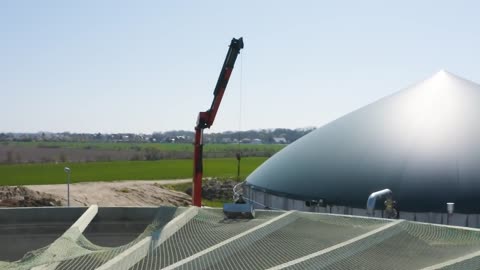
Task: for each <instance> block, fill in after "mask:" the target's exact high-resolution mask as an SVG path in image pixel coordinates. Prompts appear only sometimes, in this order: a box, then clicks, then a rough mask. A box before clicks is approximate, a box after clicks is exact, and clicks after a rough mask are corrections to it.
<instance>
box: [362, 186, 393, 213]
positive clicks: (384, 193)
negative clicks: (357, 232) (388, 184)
mask: <svg viewBox="0 0 480 270" xmlns="http://www.w3.org/2000/svg"><path fill="white" fill-rule="evenodd" d="M392 196H393V193H392V191H391V190H390V189H388V188H386V189H383V190H380V191H377V192H373V193H372V194H370V196H369V197H368V200H367V215H368V216H373V211H374V210H375V204H376V203H377V199H381V198H387V199H391V198H392Z"/></svg>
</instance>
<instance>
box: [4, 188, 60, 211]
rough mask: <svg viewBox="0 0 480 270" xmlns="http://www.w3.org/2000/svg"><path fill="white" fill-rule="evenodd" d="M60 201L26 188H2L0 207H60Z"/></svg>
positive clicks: (49, 195)
mask: <svg viewBox="0 0 480 270" xmlns="http://www.w3.org/2000/svg"><path fill="white" fill-rule="evenodd" d="M59 205H61V202H60V199H59V198H56V197H55V196H53V195H51V194H46V193H43V192H38V191H33V190H31V189H29V188H26V187H24V186H0V207H34V206H59Z"/></svg>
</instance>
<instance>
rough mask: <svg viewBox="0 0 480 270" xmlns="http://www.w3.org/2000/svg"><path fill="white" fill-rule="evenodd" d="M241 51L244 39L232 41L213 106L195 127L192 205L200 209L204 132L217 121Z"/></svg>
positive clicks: (218, 82) (202, 115) (201, 114)
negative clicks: (216, 118) (216, 117)
mask: <svg viewBox="0 0 480 270" xmlns="http://www.w3.org/2000/svg"><path fill="white" fill-rule="evenodd" d="M241 49H243V38H239V39H235V38H234V39H232V42H231V43H230V47H229V49H228V52H227V56H226V57H225V62H224V63H223V67H222V70H221V71H220V76H219V77H218V81H217V84H216V86H215V90H214V91H213V101H212V105H211V106H210V109H208V110H207V111H205V112H200V113H199V114H198V118H197V125H196V126H195V142H194V153H193V189H192V204H193V205H195V206H198V207H200V206H202V176H203V130H204V129H205V128H210V127H211V126H212V124H213V121H214V120H215V116H216V115H217V112H218V108H219V107H220V103H221V102H222V98H223V94H224V93H225V89H226V88H227V84H228V80H229V79H230V75H231V74H232V70H233V66H234V65H235V61H236V60H237V56H238V54H239V53H240V50H241Z"/></svg>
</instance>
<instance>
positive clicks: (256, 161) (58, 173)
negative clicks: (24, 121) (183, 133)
mask: <svg viewBox="0 0 480 270" xmlns="http://www.w3.org/2000/svg"><path fill="white" fill-rule="evenodd" d="M266 159H267V158H265V157H250V158H243V159H242V161H241V172H240V177H241V178H242V179H244V178H245V177H246V176H247V175H248V174H250V173H251V172H252V171H253V170H254V169H256V168H257V167H258V166H259V165H260V164H262V163H263V162H264V161H265V160H266ZM65 166H68V167H70V168H71V169H72V182H88V181H113V180H153V179H158V180H161V179H181V178H190V177H192V173H193V168H192V166H193V164H192V160H189V159H183V160H159V161H116V162H87V163H59V164H54V163H50V164H15V165H0V185H40V184H60V183H65V179H66V176H65V172H64V171H63V168H64V167H65ZM236 174H237V160H236V159H235V158H218V159H205V160H204V176H205V177H220V178H226V177H236Z"/></svg>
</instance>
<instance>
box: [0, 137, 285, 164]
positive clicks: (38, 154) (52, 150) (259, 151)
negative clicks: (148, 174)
mask: <svg viewBox="0 0 480 270" xmlns="http://www.w3.org/2000/svg"><path fill="white" fill-rule="evenodd" d="M283 147H284V145H279V144H206V145H205V147H204V154H203V156H204V157H205V158H233V157H235V156H236V154H237V153H240V154H241V155H242V157H270V156H272V155H273V154H275V153H276V152H278V151H279V150H280V149H282V148H283ZM192 157H193V145H192V144H188V143H182V144H180V143H128V142H1V143H0V163H5V164H22V163H65V162H71V163H74V162H110V161H147V160H148V161H152V160H170V159H192Z"/></svg>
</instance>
